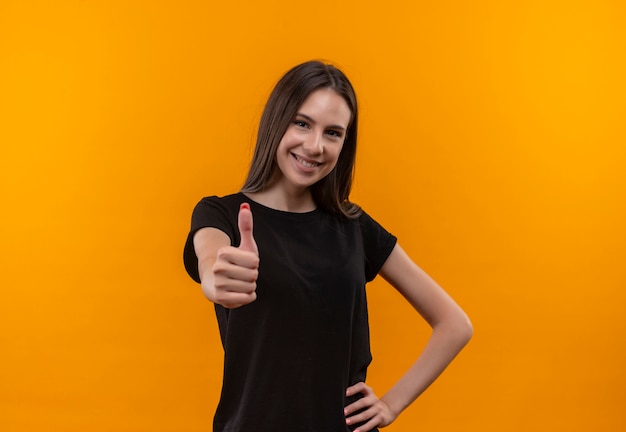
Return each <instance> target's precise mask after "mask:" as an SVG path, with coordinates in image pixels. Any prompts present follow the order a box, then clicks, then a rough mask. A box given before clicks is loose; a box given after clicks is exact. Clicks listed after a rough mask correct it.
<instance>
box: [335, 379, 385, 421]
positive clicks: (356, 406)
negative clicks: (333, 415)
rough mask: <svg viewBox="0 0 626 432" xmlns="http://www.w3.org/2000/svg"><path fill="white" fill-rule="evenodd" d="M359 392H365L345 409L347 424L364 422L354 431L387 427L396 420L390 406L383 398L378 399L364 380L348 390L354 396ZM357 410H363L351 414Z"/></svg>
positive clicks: (347, 393)
mask: <svg viewBox="0 0 626 432" xmlns="http://www.w3.org/2000/svg"><path fill="white" fill-rule="evenodd" d="M357 393H363V397H362V398H361V399H359V400H357V401H356V402H354V403H351V404H350V405H348V406H347V407H345V409H344V410H343V412H344V414H345V416H346V424H349V425H351V424H357V423H364V424H363V425H361V426H359V428H358V429H355V430H354V432H366V431H369V430H372V429H373V428H374V427H376V426H379V427H385V426H388V425H389V424H391V422H392V421H394V420H395V418H396V416H394V415H393V414H392V412H391V410H390V409H389V406H388V405H387V404H386V403H385V402H384V401H383V400H382V399H378V397H377V396H376V395H375V394H374V390H372V388H371V387H369V386H367V385H366V384H365V383H364V382H359V383H356V384H355V385H353V386H351V387H348V389H347V390H346V396H353V395H355V394H357ZM361 410H362V411H361ZM357 411H361V412H359V413H358V414H354V415H353V416H350V415H351V414H352V413H354V412H357Z"/></svg>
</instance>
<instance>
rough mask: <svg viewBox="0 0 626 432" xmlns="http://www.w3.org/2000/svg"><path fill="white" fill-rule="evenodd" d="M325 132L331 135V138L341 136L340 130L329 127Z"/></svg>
mask: <svg viewBox="0 0 626 432" xmlns="http://www.w3.org/2000/svg"><path fill="white" fill-rule="evenodd" d="M326 133H327V134H328V135H330V136H331V137H333V138H341V137H342V135H341V132H339V131H336V130H332V129H330V130H327V131H326Z"/></svg>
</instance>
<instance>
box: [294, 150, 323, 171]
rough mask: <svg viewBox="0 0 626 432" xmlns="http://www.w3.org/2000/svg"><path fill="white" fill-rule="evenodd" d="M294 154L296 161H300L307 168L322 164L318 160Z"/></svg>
mask: <svg viewBox="0 0 626 432" xmlns="http://www.w3.org/2000/svg"><path fill="white" fill-rule="evenodd" d="M292 155H293V157H294V158H295V159H296V161H298V163H299V164H300V165H302V166H303V167H305V168H316V167H318V166H319V165H320V163H319V162H316V161H313V160H310V159H304V158H303V157H301V156H298V155H297V154H294V153H292Z"/></svg>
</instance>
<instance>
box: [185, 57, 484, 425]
mask: <svg viewBox="0 0 626 432" xmlns="http://www.w3.org/2000/svg"><path fill="white" fill-rule="evenodd" d="M357 120H358V111H357V102H356V96H355V93H354V90H353V88H352V85H351V84H350V82H349V81H348V79H347V78H346V76H345V75H344V74H343V73H342V72H341V71H339V70H338V69H337V68H335V67H333V66H331V65H327V64H324V63H321V62H317V61H312V62H307V63H304V64H301V65H298V66H296V67H294V68H293V69H291V70H290V71H289V72H287V74H285V75H284V76H283V77H282V78H281V80H280V81H279V82H278V84H277V85H276V87H275V88H274V90H273V92H272V94H271V95H270V97H269V100H268V102H267V105H266V107H265V110H264V112H263V115H262V118H261V123H260V126H259V132H258V138H257V143H256V148H255V152H254V156H253V159H252V163H251V167H250V171H249V173H248V178H247V180H246V182H245V184H244V186H243V188H242V190H241V191H240V192H239V193H236V194H233V195H228V196H225V197H215V196H213V197H208V198H204V199H202V200H201V201H200V202H199V203H198V205H197V206H196V208H195V209H194V212H193V216H192V224H191V231H190V233H189V236H188V238H187V243H186V245H185V252H184V259H185V266H186V268H187V271H188V272H189V274H190V275H191V277H192V278H193V279H194V280H196V281H197V282H199V283H201V285H202V290H203V292H204V294H205V295H206V297H207V298H208V299H209V300H211V301H212V302H213V303H214V304H215V311H216V314H217V320H218V323H219V329H220V335H221V339H222V344H223V347H224V372H223V373H224V376H223V385H222V393H221V399H220V403H219V406H218V408H217V412H216V414H215V418H214V431H216V432H222V431H223V432H249V431H256V432H282V431H289V432H297V431H302V432H304V431H307V432H340V431H343V432H345V431H350V430H352V431H359V432H365V431H376V430H378V429H377V428H378V427H383V426H387V425H389V424H390V423H391V422H393V421H394V420H395V419H396V418H397V417H398V415H399V414H400V413H401V412H402V410H404V409H405V408H406V407H407V406H408V405H409V404H410V403H411V402H413V401H414V400H415V399H416V398H417V397H418V396H419V395H420V394H421V393H422V392H423V391H424V390H425V389H426V388H427V387H428V386H429V385H430V384H431V383H432V382H433V381H434V380H435V379H436V378H437V376H439V374H440V373H441V372H442V371H443V370H444V369H445V367H446V366H447V365H448V364H449V363H450V361H452V359H453V358H454V357H455V356H456V354H457V353H458V352H459V351H460V350H461V348H462V347H463V346H464V345H465V344H466V343H467V342H468V340H469V339H470V337H471V334H472V327H471V324H470V322H469V320H468V318H467V316H466V315H465V313H464V312H463V311H462V310H461V309H460V308H459V306H457V304H456V303H455V302H454V301H453V300H452V299H451V298H450V297H449V296H448V295H447V294H446V293H445V292H444V290H443V289H442V288H441V287H439V286H438V285H437V284H436V283H435V282H434V281H433V280H432V279H431V278H430V277H429V276H428V275H426V274H425V273H424V272H423V271H422V270H421V269H420V268H419V267H418V266H417V265H416V264H414V263H413V261H412V260H411V259H410V258H409V257H408V256H407V254H406V253H405V252H404V251H403V250H402V248H401V247H400V246H399V245H398V244H397V241H396V238H395V237H394V236H393V235H392V234H390V233H389V232H387V231H386V230H385V229H384V228H383V227H382V226H380V225H379V224H378V223H377V222H376V221H374V220H373V219H372V218H371V217H370V216H368V214H367V213H365V212H364V211H363V210H362V209H361V208H359V207H358V206H357V205H355V204H354V203H351V202H350V201H349V195H350V188H351V183H352V174H353V169H354V159H355V154H356V142H357ZM253 220H254V228H253ZM377 274H380V275H382V276H383V277H384V278H385V279H386V280H387V281H388V282H389V283H390V284H391V285H392V286H393V287H395V289H397V290H398V291H399V292H400V293H401V294H402V295H403V296H404V297H405V298H406V299H407V300H408V301H409V302H410V303H411V305H412V306H413V307H414V308H415V310H416V311H417V312H418V313H419V314H421V316H422V317H424V319H425V320H426V321H427V322H428V324H430V325H431V327H432V329H433V331H432V335H431V337H430V340H429V342H428V343H427V345H426V347H425V348H424V350H423V352H422V353H421V355H420V356H419V358H418V359H417V360H416V361H415V363H414V364H413V366H412V367H411V368H410V369H409V370H408V371H407V372H406V373H405V374H404V376H403V377H402V378H401V379H400V380H399V381H398V382H397V383H396V384H395V385H394V386H393V387H392V388H391V389H390V390H389V391H388V392H387V393H386V394H384V395H383V396H382V397H380V398H379V397H378V396H377V395H376V393H374V391H373V390H372V389H371V388H370V387H369V386H367V384H365V378H366V371H367V367H368V365H369V364H370V362H371V354H370V342H369V329H368V316H367V302H366V295H365V284H366V283H367V282H369V281H371V280H372V279H374V277H375V276H376V275H377Z"/></svg>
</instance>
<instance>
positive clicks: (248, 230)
mask: <svg viewBox="0 0 626 432" xmlns="http://www.w3.org/2000/svg"><path fill="white" fill-rule="evenodd" d="M238 225H239V235H240V236H241V243H240V244H239V249H241V250H244V251H247V252H254V253H255V254H257V255H258V254H259V249H258V248H257V246H256V242H255V241H254V236H253V235H252V212H251V211H250V204H248V203H242V204H241V206H240V207H239V220H238Z"/></svg>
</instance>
